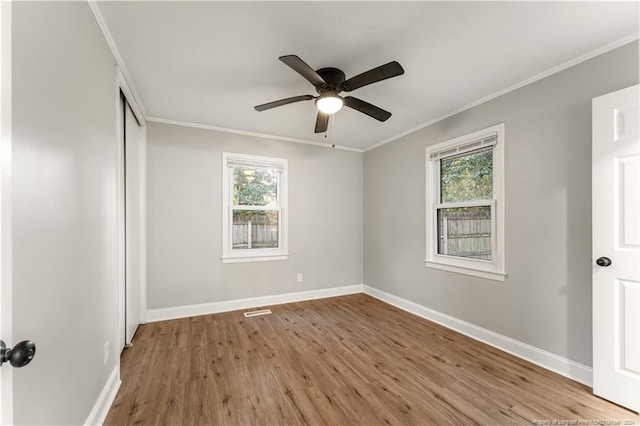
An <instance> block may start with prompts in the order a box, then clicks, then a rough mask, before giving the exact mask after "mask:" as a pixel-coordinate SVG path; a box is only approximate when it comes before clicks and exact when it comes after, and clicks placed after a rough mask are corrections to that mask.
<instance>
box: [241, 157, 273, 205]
mask: <svg viewBox="0 0 640 426" xmlns="http://www.w3.org/2000/svg"><path fill="white" fill-rule="evenodd" d="M233 204H234V205H238V206H269V207H275V206H276V205H277V204H278V171H277V170H274V169H262V168H258V167H240V166H236V167H234V168H233Z"/></svg>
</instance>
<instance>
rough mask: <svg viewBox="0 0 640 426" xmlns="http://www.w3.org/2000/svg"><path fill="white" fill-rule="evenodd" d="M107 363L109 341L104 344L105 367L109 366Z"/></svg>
mask: <svg viewBox="0 0 640 426" xmlns="http://www.w3.org/2000/svg"><path fill="white" fill-rule="evenodd" d="M107 361H109V341H108V340H107V342H106V343H105V344H104V365H107Z"/></svg>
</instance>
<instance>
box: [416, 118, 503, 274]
mask: <svg viewBox="0 0 640 426" xmlns="http://www.w3.org/2000/svg"><path fill="white" fill-rule="evenodd" d="M504 134H505V126H504V123H501V124H498V125H495V126H491V127H488V128H486V129H482V130H479V131H477V132H473V133H469V134H467V135H464V136H460V137H457V138H454V139H450V140H447V141H444V142H441V143H438V144H435V145H432V146H429V147H427V148H426V149H425V153H426V157H425V161H426V194H425V195H426V259H425V261H424V262H425V266H426V267H427V268H433V269H440V270H444V271H449V272H455V273H459V274H465V275H472V276H476V277H481V278H488V279H492V280H496V281H504V279H505V276H506V275H507V274H506V272H505V214H504V212H505V208H504V206H505V191H504V145H505V141H504ZM492 137H495V143H492V149H493V198H492V199H490V200H478V201H461V202H448V203H442V202H440V179H441V176H440V160H442V159H444V158H448V157H453V156H457V155H460V154H464V153H466V152H469V153H470V152H473V151H476V150H479V149H482V148H483V146H489V145H483V142H481V141H483V140H486V139H488V138H492ZM434 154H441V156H438V157H437V158H435V159H432V155H434ZM480 206H490V208H491V260H484V259H472V258H463V257H458V256H449V255H444V254H439V253H438V238H439V237H438V210H439V209H442V208H455V207H480Z"/></svg>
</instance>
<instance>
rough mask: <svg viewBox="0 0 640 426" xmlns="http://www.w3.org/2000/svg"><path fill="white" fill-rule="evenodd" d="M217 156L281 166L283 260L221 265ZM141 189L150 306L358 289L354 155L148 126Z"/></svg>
mask: <svg viewBox="0 0 640 426" xmlns="http://www.w3.org/2000/svg"><path fill="white" fill-rule="evenodd" d="M224 151H227V152H237V153H244V154H254V155H266V156H273V157H281V158H287V159H288V160H289V253H290V257H289V259H288V260H280V261H271V262H250V263H235V264H222V263H221V260H220V256H221V250H222V236H221V228H222V223H221V206H220V202H221V189H222V171H221V167H222V154H221V153H222V152H224ZM147 185H148V187H147V259H148V260H147V267H148V276H147V281H148V306H149V308H150V309H153V308H163V307H170V306H183V305H190V304H200V303H208V302H218V301H227V300H233V299H239V298H247V297H258V296H266V295H274V294H281V293H288V292H296V291H307V290H315V289H322V288H330V287H336V286H344V285H351V284H361V283H362V154H361V153H356V152H349V151H343V150H337V149H329V148H323V147H317V146H312V145H304V144H297V143H290V142H280V141H274V140H267V139H260V138H256V137H251V136H241V135H235V134H229V133H220V132H216V131H211V130H203V129H194V128H188V127H181V126H174V125H167V124H159V123H149V125H148V129H147ZM297 272H302V273H303V274H304V281H303V282H302V283H297V282H296V273H297Z"/></svg>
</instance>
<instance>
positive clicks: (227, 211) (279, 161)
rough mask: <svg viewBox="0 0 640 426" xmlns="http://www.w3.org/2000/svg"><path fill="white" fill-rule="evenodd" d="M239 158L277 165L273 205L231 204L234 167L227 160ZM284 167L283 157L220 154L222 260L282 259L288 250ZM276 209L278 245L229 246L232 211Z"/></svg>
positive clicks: (255, 162) (231, 238) (285, 165)
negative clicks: (250, 247) (279, 168)
mask: <svg viewBox="0 0 640 426" xmlns="http://www.w3.org/2000/svg"><path fill="white" fill-rule="evenodd" d="M230 160H231V161H234V160H236V161H241V162H243V163H247V165H248V166H249V167H250V166H251V165H253V166H254V167H261V166H262V167H263V168H264V165H265V164H266V165H269V164H271V165H274V166H277V167H281V168H282V170H281V171H279V172H278V177H277V190H276V191H277V194H278V202H277V205H276V206H275V207H267V206H251V205H249V206H246V205H234V204H233V185H234V176H233V169H234V166H230V165H229V161H230ZM288 168H289V162H288V160H287V159H286V158H276V157H264V156H258V155H248V154H239V153H232V152H223V153H222V203H221V204H222V257H221V260H222V263H239V262H264V261H272V260H286V259H288V258H289V251H288V226H287V224H288V200H287V199H288ZM234 210H255V211H277V212H278V247H275V248H264V249H234V248H233V232H232V231H233V224H232V222H233V211H234Z"/></svg>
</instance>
